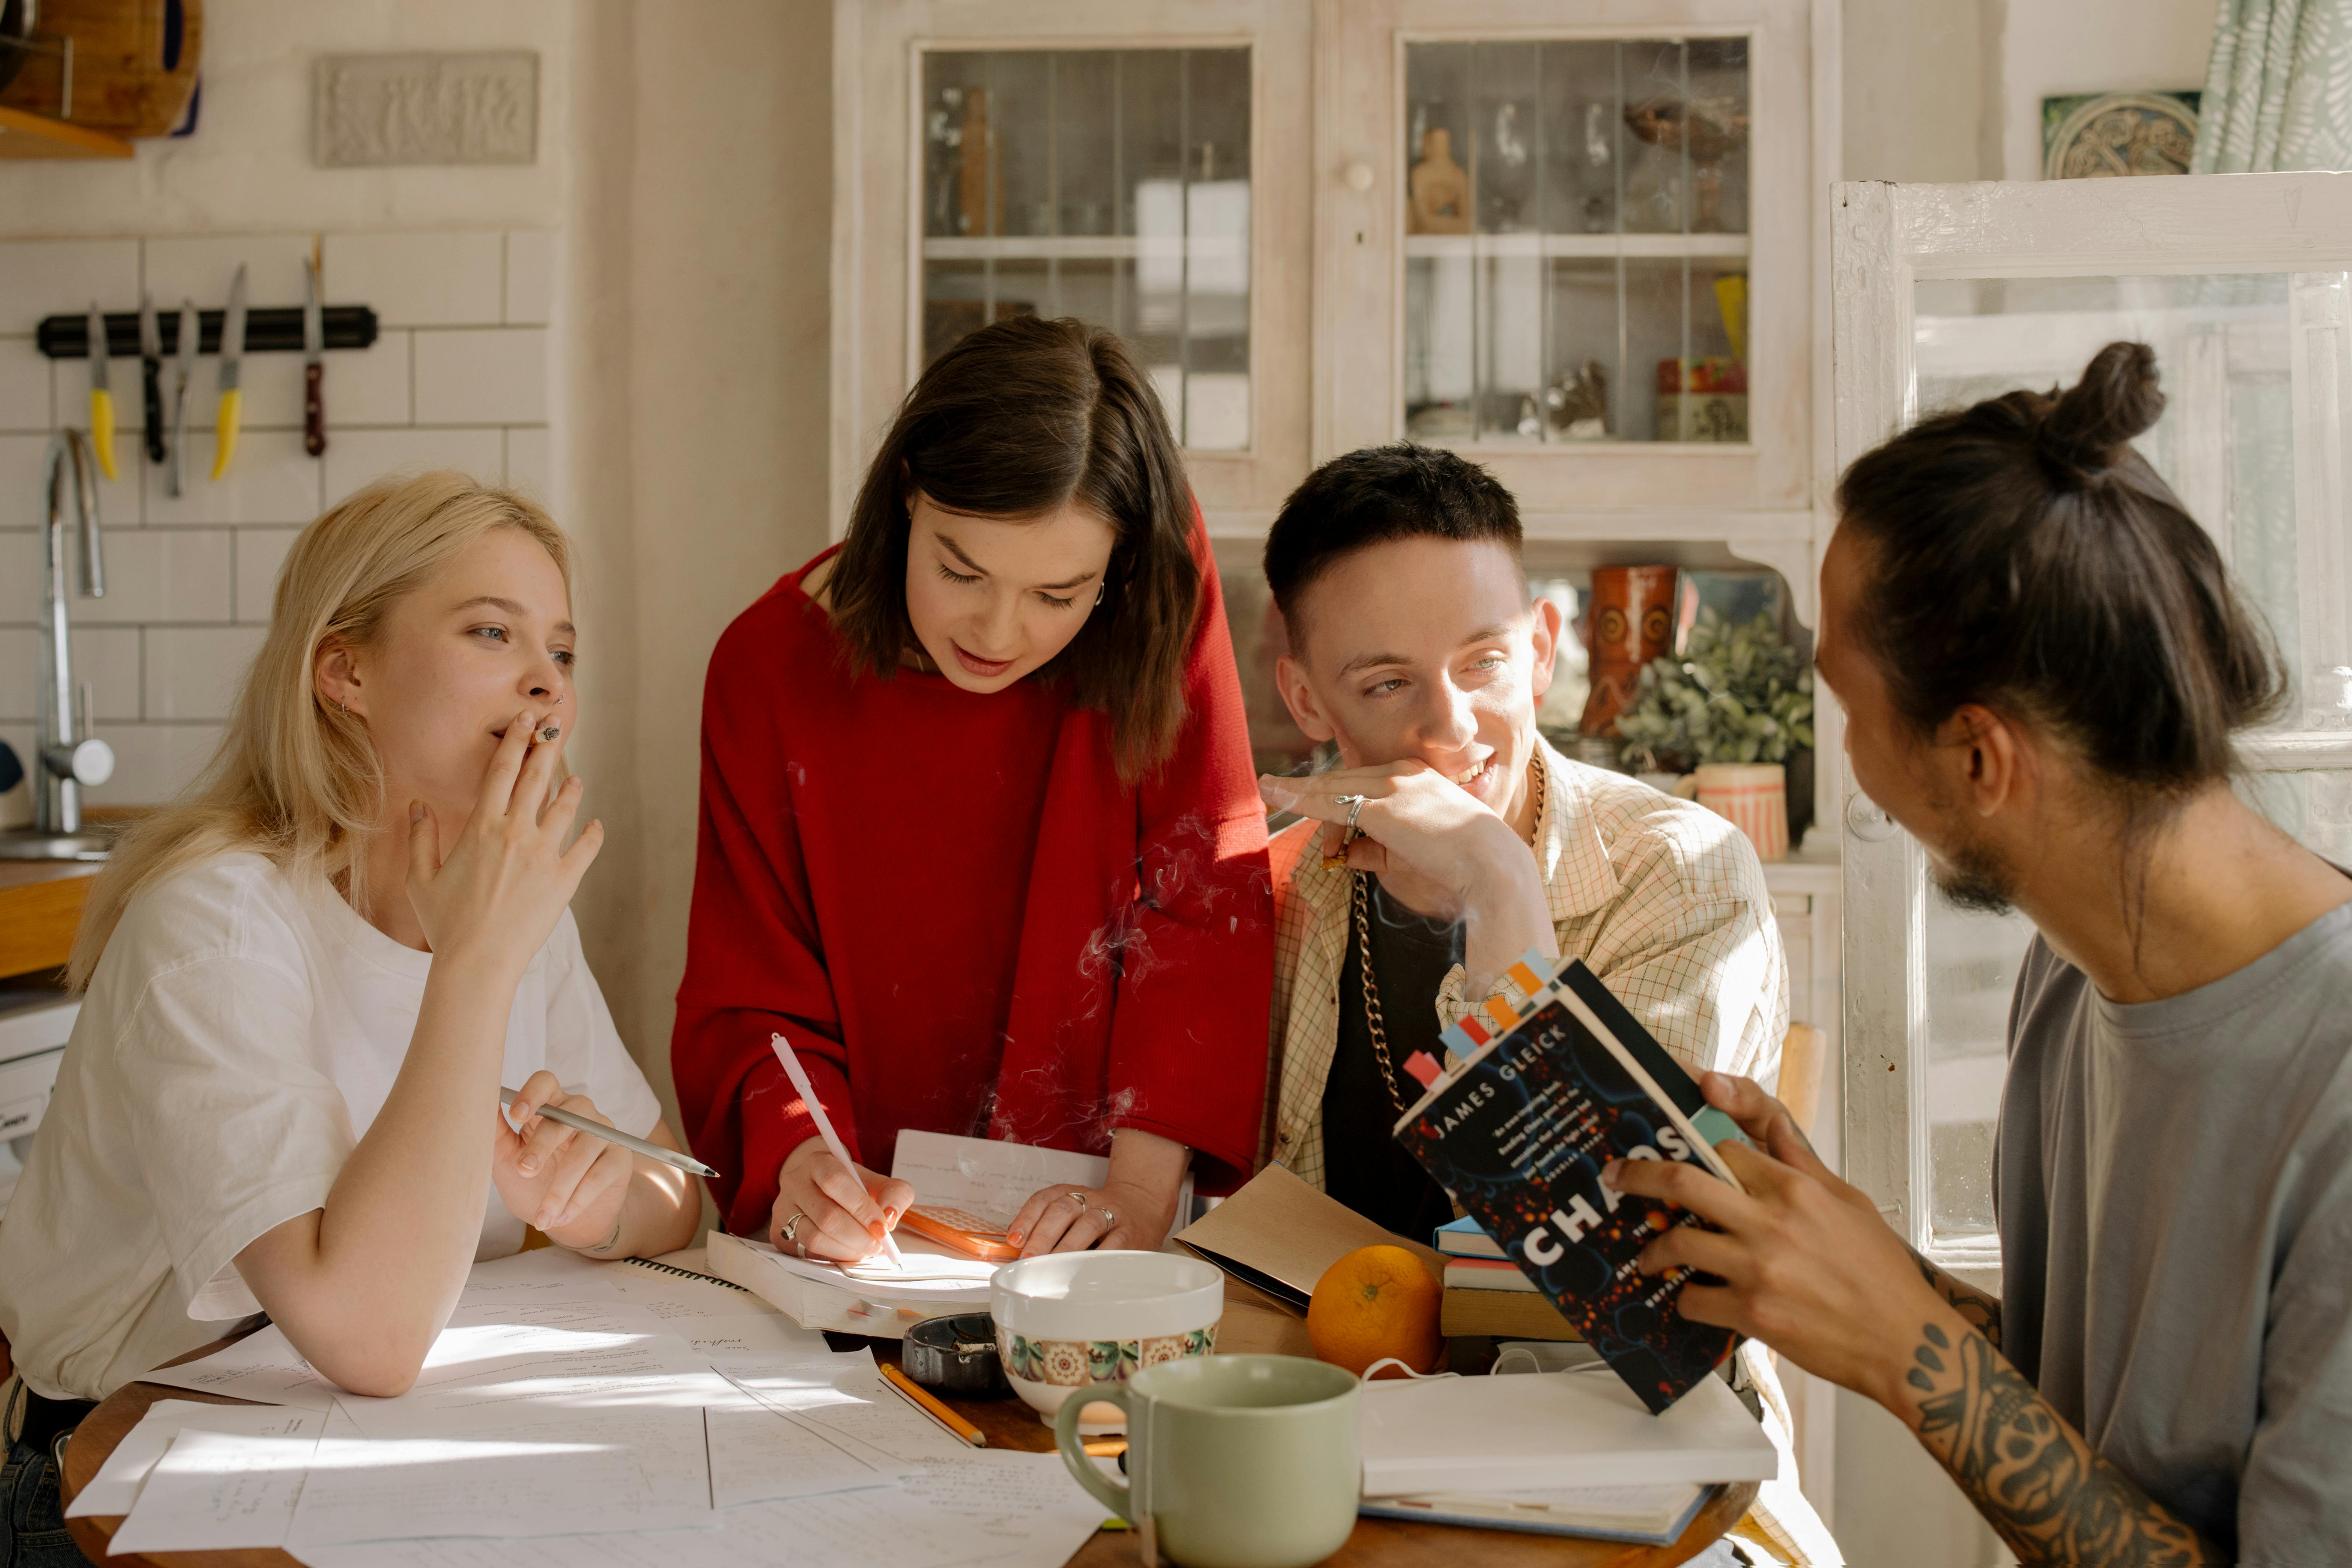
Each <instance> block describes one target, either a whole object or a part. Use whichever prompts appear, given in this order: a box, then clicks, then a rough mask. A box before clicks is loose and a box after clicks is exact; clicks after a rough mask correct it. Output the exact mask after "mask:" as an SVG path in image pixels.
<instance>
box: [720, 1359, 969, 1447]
mask: <svg viewBox="0 0 2352 1568" xmlns="http://www.w3.org/2000/svg"><path fill="white" fill-rule="evenodd" d="M727 1375H728V1377H729V1379H730V1381H732V1382H733V1383H734V1384H736V1386H738V1387H739V1388H740V1389H742V1390H743V1391H744V1392H745V1393H746V1394H751V1396H752V1397H753V1398H755V1399H758V1400H760V1401H761V1403H763V1404H766V1405H772V1406H773V1407H774V1408H776V1409H778V1410H782V1411H784V1412H786V1413H788V1414H790V1415H793V1416H796V1417H798V1418H799V1419H800V1420H802V1421H804V1422H807V1423H808V1424H810V1425H811V1426H817V1427H820V1428H822V1429H823V1430H824V1432H825V1433H826V1434H827V1435H828V1436H833V1437H836V1438H845V1439H849V1440H852V1441H855V1442H857V1443H860V1444H863V1445H866V1447H869V1448H873V1449H877V1450H879V1451H880V1452H882V1453H884V1454H887V1455H889V1456H890V1457H891V1458H896V1459H904V1460H910V1461H913V1462H915V1463H918V1464H919V1463H923V1462H925V1461H929V1460H934V1459H948V1458H955V1457H956V1456H957V1455H960V1454H969V1453H971V1452H973V1449H972V1448H971V1446H970V1445H968V1444H966V1443H964V1442H962V1441H961V1440H959V1439H958V1438H956V1437H953V1436H950V1435H949V1434H948V1433H946V1432H943V1431H941V1430H940V1428H939V1426H938V1424H937V1423H935V1422H933V1421H932V1420H931V1418H930V1417H929V1416H928V1415H924V1414H922V1413H921V1412H920V1411H919V1410H917V1409H916V1408H915V1407H914V1406H913V1405H909V1404H908V1403H907V1401H906V1400H905V1399H903V1398H901V1397H900V1396H899V1395H898V1394H894V1393H892V1392H891V1391H890V1389H889V1387H888V1385H887V1384H885V1383H884V1382H883V1381H882V1374H881V1373H880V1372H878V1371H877V1370H876V1369H875V1368H874V1366H873V1365H872V1364H871V1363H870V1362H869V1363H868V1364H866V1365H864V1366H858V1365H855V1364H851V1365H834V1366H828V1365H825V1364H822V1363H806V1362H803V1363H794V1364H789V1365H769V1366H764V1367H762V1366H757V1365H751V1364H747V1363H743V1362H740V1361H737V1362H732V1363H729V1364H728V1366H727Z"/></svg>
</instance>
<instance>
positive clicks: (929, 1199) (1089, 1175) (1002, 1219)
mask: <svg viewBox="0 0 2352 1568" xmlns="http://www.w3.org/2000/svg"><path fill="white" fill-rule="evenodd" d="M890 1173H891V1174H892V1175H894V1176H896V1177H898V1179H899V1180H900V1181H902V1182H905V1183H906V1184H908V1185H909V1186H911V1187H913V1188H914V1189H915V1199H916V1201H917V1202H918V1203H925V1204H937V1205H940V1207H941V1208H958V1209H967V1210H969V1211H971V1213H973V1214H976V1215H979V1216H980V1217H981V1218H982V1219H984V1220H988V1221H991V1222H992V1223H993V1224H995V1225H999V1226H1007V1225H1011V1224H1012V1223H1013V1215H1017V1214H1019V1213H1020V1212H1021V1205H1023V1204H1025V1203H1027V1202H1028V1201H1029V1194H1032V1193H1034V1192H1035V1191H1036V1190H1037V1189H1038V1188H1039V1187H1049V1186H1055V1185H1060V1184H1068V1185H1070V1186H1074V1187H1099V1186H1101V1185H1102V1184H1103V1181H1104V1178H1106V1177H1108V1175H1109V1174H1110V1162H1109V1161H1108V1160H1107V1159H1105V1158H1103V1157H1102V1156H1101V1155H1099V1154H1073V1153H1071V1152H1069V1151H1068V1150H1066V1149H1042V1148H1038V1147H1036V1146H1034V1145H1033V1144H1028V1143H1007V1142H1003V1140H1001V1139H996V1138H959V1137H957V1136H955V1135H954V1134H952V1133H948V1132H924V1131H919V1130H917V1129H915V1128H912V1127H908V1128H902V1129H901V1130H900V1131H899V1133H898V1151H897V1152H895V1153H893V1154H892V1155H891V1156H890Z"/></svg>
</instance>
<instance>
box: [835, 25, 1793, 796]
mask: <svg viewBox="0 0 2352 1568" xmlns="http://www.w3.org/2000/svg"><path fill="white" fill-rule="evenodd" d="M1835 40H1836V14H1835V7H1834V6H1831V5H1819V6H1816V5H1812V4H1811V0H1188V3H1187V4H1185V5H1181V6H1159V7H1144V6H1131V5H1113V4H1108V3H1104V0H989V3H988V4H985V5H982V4H977V3H974V0H837V5H836V9H835V34H834V47H835V114H836V125H837V133H836V135H835V223H834V255H833V261H834V265H833V289H834V307H835V308H834V312H833V333H834V340H833V399H832V421H833V428H832V441H831V468H832V474H831V481H832V500H833V507H832V514H833V516H834V518H835V526H836V527H837V526H839V524H840V521H841V520H842V519H845V517H846V516H847V514H848V510H849V502H850V500H851V498H852V497H853V495H854V494H855V492H856V485H857V482H858V479H859V478H860V476H861V474H862V471H863V468H864V464H865V462H866V459H867V458H868V457H869V456H870V454H871V452H872V451H873V448H874V444H875V442H876V441H877V439H878V438H879V437H880V434H881V432H882V430H883V429H884V428H885V427H886V426H887V424H888V421H889V419H890V417H891V416H892V414H893V412H894V411H895V409H896V407H897V405H898V402H899V400H900V399H901V398H902V397H903V396H904V395H905V393H906V391H907V389H908V387H909V386H910V385H911V384H913V381H914V378H915V376H916V375H917V374H919V373H920V371H921V369H922V367H923V365H924V364H926V363H929V360H930V359H931V358H932V357H934V356H935V355H937V354H938V353H941V352H942V351H943V350H944V349H946V348H947V347H948V346H949V345H950V344H951V343H953V342H956V341H957V340H958V339H959V338H961V336H962V335H963V334H964V333H966V332H969V331H973V330H975V329H976V328H978V327H980V326H982V325H983V324H985V323H987V322H990V321H999V320H1003V319H1004V318H1006V317H1008V316H1013V315H1019V314H1024V313H1036V314H1041V315H1047V316H1062V315H1068V316H1076V317H1079V318H1081V319H1084V320H1086V321H1093V322H1097V323H1099V324H1101V325H1103V326H1106V327H1108V328H1110V329H1111V330H1113V331H1118V333H1120V334H1121V335H1122V336H1123V337H1125V338H1126V340H1127V341H1128V342H1129V345H1130V346H1131V347H1132V348H1133V350H1134V351H1135V353H1136V354H1137V357H1138V358H1139V360H1140V361H1141V362H1142V363H1143V364H1144V365H1145V366H1146V368H1147V369H1148V370H1149V372H1150V376H1151V379H1152V382H1153V384H1154V385H1155V386H1156V387H1157V388H1158V390H1159V393H1160V401H1161V403H1162V405H1163V406H1164V407H1165V408H1166V410H1167V412H1168V416H1169V418H1170V421H1171V424H1172V425H1173V426H1174V427H1175V429H1176V431H1177V434H1178V436H1179V437H1180V439H1181V441H1182V442H1183V445H1184V448H1185V461H1186V466H1187V468H1188V471H1189V474H1190V477H1191V479H1192V486H1193V489H1194V492H1195V494H1196V495H1197V496H1198V497H1199V499H1200V501H1201V505H1202V510H1203V512H1204V514H1205V516H1206V518H1207V521H1208V524H1209V529H1210V531H1211V534H1212V535H1213V538H1215V539H1216V541H1217V542H1218V550H1219V558H1220V561H1221V563H1223V564H1224V565H1225V567H1226V568H1227V570H1228V581H1229V585H1235V586H1240V585H1241V584H1238V583H1237V581H1236V580H1237V579H1238V578H1240V577H1242V576H1244V575H1245V574H1246V573H1245V571H1244V569H1246V568H1251V567H1253V566H1254V563H1255V549H1256V545H1257V542H1259V541H1261V540H1262V539H1263V537H1264V532H1265V526H1266V524H1267V523H1268V521H1271V519H1272V518H1273V516H1274V514H1275V512H1276V510H1278V509H1279V507H1280V505H1281V503H1282V500H1283V498H1284V497H1285V496H1286V495H1287V494H1288V493H1289V491H1290V490H1291V489H1292V488H1294V487H1295V486H1296V485H1297V483H1298V481H1299V480H1300V479H1303V478H1305V476H1306V475H1307V471H1308V470H1309V469H1310V468H1312V467H1313V466H1314V465H1315V464H1317V463H1318V462H1321V461H1323V460H1325V459H1327V458H1331V457H1333V456H1336V455H1338V454H1339V453H1342V452H1346V451H1349V450H1352V449H1354V448H1357V447H1365V446H1370V445H1376V444H1379V443H1382V442H1387V441H1393V440H1400V439H1411V440H1414V441H1420V442H1424V443H1430V444H1437V445H1444V446H1448V447H1456V448H1458V449H1460V450H1461V451H1463V452H1465V454H1467V455H1469V456H1471V457H1473V458H1475V459H1476V460H1478V461H1480V462H1482V463H1484V464H1486V466H1487V467H1489V468H1491V469H1493V471H1494V472H1495V473H1496V476H1497V477H1498V478H1500V479H1502V480H1503V482H1504V483H1505V484H1507V486H1508V487H1509V488H1510V489H1511V490H1512V492H1513V494H1514V495H1516V496H1517V498H1518V501H1519V505H1520V508H1521V510H1522V514H1523V516H1524V518H1525V520H1526V522H1527V527H1528V538H1529V541H1530V564H1531V566H1532V567H1534V568H1535V569H1536V570H1537V571H1538V572H1539V573H1542V574H1566V576H1567V577H1568V578H1569V579H1575V578H1578V577H1579V576H1580V574H1589V573H1590V571H1591V569H1592V568H1593V567H1595V566H1599V565H1604V564H1632V563H1666V564H1674V565H1679V566H1685V567H1701V568H1707V569H1711V570H1727V571H1740V570H1746V571H1752V572H1769V573H1777V574H1779V575H1780V577H1781V578H1782V579H1783V580H1784V587H1785V593H1786V601H1785V602H1786V603H1788V604H1789V605H1790V608H1791V618H1792V623H1793V626H1792V629H1795V630H1797V631H1798V632H1799V634H1800V637H1801V636H1802V635H1803V634H1802V632H1801V628H1802V627H1804V626H1810V625H1811V619H1812V598H1813V573H1814V565H1815V562H1816V559H1817V554H1818V544H1819V542H1820V540H1821V539H1822V536H1823V534H1824V531H1825V522H1826V520H1825V518H1824V517H1823V514H1822V508H1823V505H1824V501H1825V493H1826V488H1827V486H1826V460H1827V457H1828V452H1827V446H1826V442H1825V441H1817V439H1816V435H1817V432H1822V431H1825V429H1826V421H1825V420H1824V419H1822V418H1820V417H1817V415H1816V410H1815V407H1814V404H1815V399H1816V395H1817V394H1818V393H1820V392H1821V391H1822V389H1824V388H1825V387H1826V384H1827V379H1828V362H1827V356H1826V350H1825V347H1822V346H1821V345H1820V344H1819V343H1817V340H1819V339H1823V338H1825V334H1822V333H1816V332H1815V331H1814V330H1813V326H1814V322H1815V321H1816V319H1817V312H1818V310H1820V309H1821V307H1820V306H1819V305H1818V304H1817V299H1826V295H1827V289H1826V265H1825V258H1826V255H1827V234H1828V209H1827V194H1828V190H1829V185H1830V182H1831V180H1832V177H1833V176H1834V173H1835V171H1834V169H1833V168H1832V166H1831V159H1832V152H1831V149H1832V147H1833V146H1834V143H1835V135H1834V128H1835V117H1834V114H1833V113H1832V111H1831V110H1830V108H1829V106H1828V104H1827V103H1826V101H1825V99H1824V89H1823V88H1822V79H1823V77H1824V73H1827V74H1828V75H1833V74H1834V62H1835V56H1836V49H1835ZM1244 612H1245V613H1254V612H1249V611H1248V607H1247V606H1244ZM1253 635H1254V634H1253V633H1251V632H1249V631H1247V630H1245V631H1244V640H1245V641H1246V640H1247V639H1248V638H1249V637H1251V636H1253ZM1244 663H1245V664H1246V663H1247V658H1244ZM1826 804H1827V797H1826V795H1822V796H1820V797H1819V798H1818V800H1817V805H1816V810H1815V811H1814V812H1813V813H1812V815H1814V816H1816V817H1818V816H1822V815H1824V813H1823V812H1822V810H1821V809H1820V808H1821V807H1822V806H1825V805H1826Z"/></svg>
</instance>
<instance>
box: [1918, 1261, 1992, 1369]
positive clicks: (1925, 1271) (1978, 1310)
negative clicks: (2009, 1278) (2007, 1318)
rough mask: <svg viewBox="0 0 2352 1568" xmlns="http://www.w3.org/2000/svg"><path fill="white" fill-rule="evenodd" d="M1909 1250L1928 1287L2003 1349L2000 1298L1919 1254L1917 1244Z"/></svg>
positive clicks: (1972, 1326)
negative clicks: (2001, 1344) (1955, 1275)
mask: <svg viewBox="0 0 2352 1568" xmlns="http://www.w3.org/2000/svg"><path fill="white" fill-rule="evenodd" d="M1908 1250H1909V1251H1910V1253H1911V1261H1912V1262H1914V1263H1916V1264H1917V1265H1918V1266H1919V1278H1921V1279H1925V1280H1926V1281H1927V1288H1928V1289H1931V1290H1933V1291H1935V1292H1936V1294H1937V1295H1938V1296H1941V1297H1942V1298H1943V1299H1944V1300H1945V1301H1946V1302H1947V1303H1948V1304H1949V1305H1950V1307H1951V1309H1952V1310H1954V1311H1955V1312H1958V1314H1959V1315H1960V1319H1961V1321H1963V1322H1965V1323H1967V1324H1968V1326H1969V1327H1970V1328H1972V1329H1974V1330H1975V1331H1977V1332H1979V1333H1980V1334H1982V1335H1983V1336H1984V1337H1985V1338H1986V1339H1987V1340H1989V1341H1990V1342H1991V1343H1992V1348H1993V1349H1995V1350H1999V1349H2000V1297H1998V1296H1988V1295H1986V1294H1985V1293H1984V1292H1983V1291H1981V1290H1979V1289H1977V1288H1976V1287H1975V1286H1973V1285H1963V1284H1961V1283H1960V1282H1959V1281H1958V1280H1957V1279H1953V1278H1952V1277H1951V1276H1950V1275H1948V1274H1947V1273H1945V1272H1944V1271H1943V1270H1942V1269H1940V1268H1937V1267H1936V1266H1935V1265H1934V1264H1932V1263H1930V1262H1928V1261H1927V1259H1926V1258H1922V1257H1920V1256H1919V1252H1918V1249H1917V1248H1916V1247H1912V1248H1910V1249H1908Z"/></svg>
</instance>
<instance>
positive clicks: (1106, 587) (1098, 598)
mask: <svg viewBox="0 0 2352 1568" xmlns="http://www.w3.org/2000/svg"><path fill="white" fill-rule="evenodd" d="M1108 592H1110V584H1108V583H1105V584H1102V585H1101V586H1100V587H1098V588H1097V589H1096V590H1095V603H1096V604H1097V605H1099V604H1101V603H1102V602H1103V595H1105V594H1107V593H1108Z"/></svg>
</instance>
